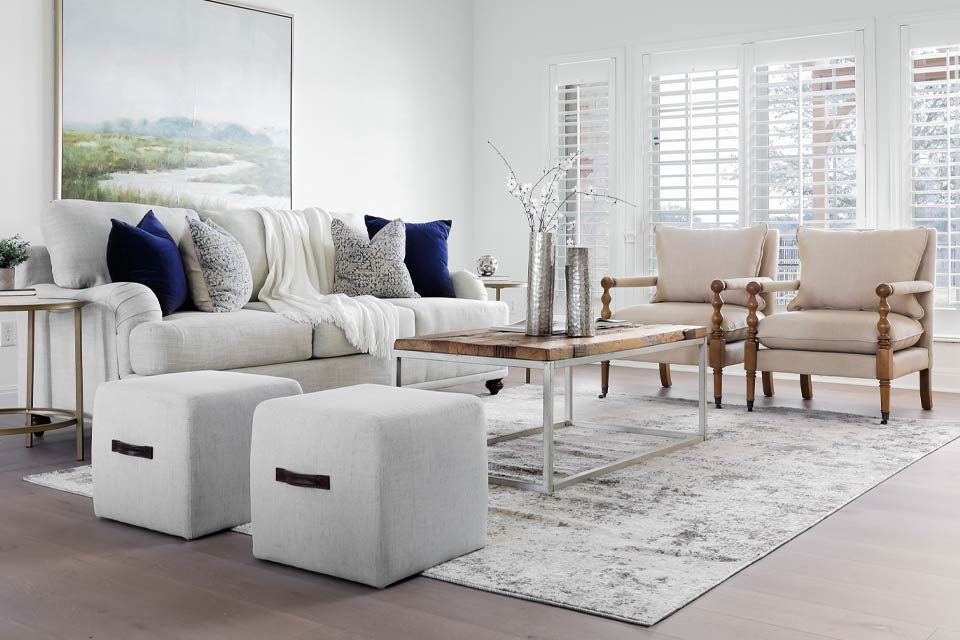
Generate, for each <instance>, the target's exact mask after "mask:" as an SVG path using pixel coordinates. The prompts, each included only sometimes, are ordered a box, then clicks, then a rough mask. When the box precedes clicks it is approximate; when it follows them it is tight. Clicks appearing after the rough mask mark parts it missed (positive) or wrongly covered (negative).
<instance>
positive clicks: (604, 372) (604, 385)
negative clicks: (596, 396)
mask: <svg viewBox="0 0 960 640" xmlns="http://www.w3.org/2000/svg"><path fill="white" fill-rule="evenodd" d="M609 390H610V361H609V360H604V361H603V362H601V363H600V397H601V398H606V397H607V391H609Z"/></svg>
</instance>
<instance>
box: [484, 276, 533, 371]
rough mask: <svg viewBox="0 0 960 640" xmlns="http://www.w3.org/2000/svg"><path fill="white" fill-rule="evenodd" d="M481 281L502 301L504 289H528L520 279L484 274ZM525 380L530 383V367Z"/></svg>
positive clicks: (498, 300)
mask: <svg viewBox="0 0 960 640" xmlns="http://www.w3.org/2000/svg"><path fill="white" fill-rule="evenodd" d="M480 281H481V282H482V283H483V286H485V287H486V288H487V289H493V290H494V291H495V292H496V293H495V295H496V300H497V302H500V292H501V291H502V290H503V289H526V288H527V283H526V282H521V281H520V280H487V279H486V278H484V277H483V276H480ZM524 381H525V382H526V383H527V384H530V369H527V370H526V373H525V374H524Z"/></svg>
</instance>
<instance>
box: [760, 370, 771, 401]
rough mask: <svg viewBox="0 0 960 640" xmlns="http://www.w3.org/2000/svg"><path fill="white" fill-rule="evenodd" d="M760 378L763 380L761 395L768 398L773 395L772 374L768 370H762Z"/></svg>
mask: <svg viewBox="0 0 960 640" xmlns="http://www.w3.org/2000/svg"><path fill="white" fill-rule="evenodd" d="M760 379H761V380H762V381H763V395H765V396H767V397H768V398H769V397H770V396H772V395H773V374H772V373H771V372H769V371H762V372H761V373H760Z"/></svg>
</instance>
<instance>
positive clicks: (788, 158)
mask: <svg viewBox="0 0 960 640" xmlns="http://www.w3.org/2000/svg"><path fill="white" fill-rule="evenodd" d="M850 35H851V34H841V35H840V36H827V37H825V38H823V39H819V38H809V39H808V38H802V39H798V40H797V41H781V42H777V43H769V44H758V45H757V46H756V49H755V51H754V66H753V83H752V84H753V95H752V104H753V108H752V114H751V115H752V127H751V133H752V135H751V166H752V169H751V202H750V207H751V213H752V215H751V218H752V220H753V221H754V222H766V223H767V224H769V225H770V227H771V228H774V229H777V230H779V231H780V278H781V279H783V280H791V279H795V278H798V277H799V275H800V256H799V253H798V251H797V241H796V231H797V228H798V227H800V226H816V227H820V228H828V229H843V228H855V227H857V226H858V225H859V224H860V222H861V221H862V220H863V216H862V214H861V211H862V206H861V200H862V199H861V198H860V197H859V191H860V189H861V188H862V182H863V180H862V175H861V171H860V168H859V167H860V164H861V162H862V155H863V154H862V152H861V148H862V136H861V134H860V119H861V118H860V113H859V111H860V109H861V100H860V84H861V83H859V82H858V69H857V56H856V53H855V50H856V45H857V44H859V37H856V38H855V39H854V38H851V37H850ZM852 35H854V36H858V35H859V34H852ZM818 40H823V42H822V43H821V42H818ZM821 47H822V49H823V50H824V51H829V50H830V49H836V50H837V52H838V53H837V54H834V55H830V54H827V55H820V56H809V57H807V56H799V55H797V54H803V53H813V52H816V51H818V50H820V49H821ZM844 49H847V50H848V51H844ZM831 53H832V52H831Z"/></svg>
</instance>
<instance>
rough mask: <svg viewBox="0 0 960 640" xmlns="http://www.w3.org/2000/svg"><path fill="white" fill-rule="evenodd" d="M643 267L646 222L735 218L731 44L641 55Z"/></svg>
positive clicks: (713, 222) (736, 76)
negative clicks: (643, 101)
mask: <svg viewBox="0 0 960 640" xmlns="http://www.w3.org/2000/svg"><path fill="white" fill-rule="evenodd" d="M643 64H644V81H645V83H646V91H645V94H646V105H645V109H644V113H643V117H644V118H645V120H646V121H645V122H644V123H643V124H644V127H643V132H644V133H643V138H644V144H645V145H647V148H646V149H645V150H644V154H645V157H646V159H647V162H646V163H645V164H646V168H645V181H646V199H645V202H644V208H645V222H646V225H645V227H646V236H647V251H646V255H647V268H648V270H649V272H650V273H655V272H656V268H657V267H656V250H655V246H654V244H655V242H654V234H653V227H654V226H655V225H657V224H666V225H671V226H680V227H688V228H694V229H698V228H714V227H736V226H738V225H739V224H740V221H741V216H740V210H741V207H740V178H739V176H740V144H741V142H740V118H741V109H740V72H739V68H738V60H737V50H736V49H731V48H727V49H723V50H703V51H698V52H682V53H675V54H658V55H648V56H644V61H643Z"/></svg>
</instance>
